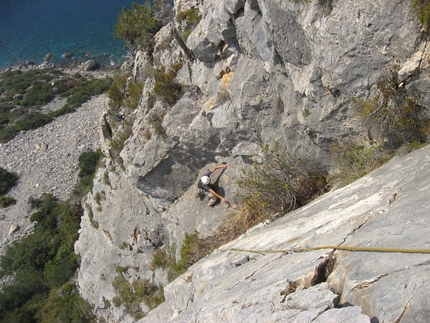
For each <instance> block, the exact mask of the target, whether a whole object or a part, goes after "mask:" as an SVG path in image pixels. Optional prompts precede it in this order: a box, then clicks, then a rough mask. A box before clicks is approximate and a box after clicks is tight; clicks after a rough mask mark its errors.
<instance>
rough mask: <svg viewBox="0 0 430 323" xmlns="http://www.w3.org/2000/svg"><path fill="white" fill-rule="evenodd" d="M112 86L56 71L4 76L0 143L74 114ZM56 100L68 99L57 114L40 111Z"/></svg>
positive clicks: (1, 77)
mask: <svg viewBox="0 0 430 323" xmlns="http://www.w3.org/2000/svg"><path fill="white" fill-rule="evenodd" d="M110 84H111V80H110V79H109V78H105V79H96V78H92V77H84V76H82V75H80V74H74V75H73V76H70V75H66V74H64V73H62V72H60V71H55V70H52V71H51V70H42V69H35V70H30V71H26V72H23V71H20V70H15V71H12V70H10V71H6V72H3V73H1V74H0V143H2V142H7V141H9V140H10V139H12V138H13V137H15V136H16V135H17V134H18V133H19V132H20V131H23V130H24V131H25V130H30V129H36V128H39V127H42V126H44V125H45V124H47V123H49V122H51V121H52V120H53V119H54V118H55V117H58V116H60V115H63V114H66V113H71V112H73V111H75V109H76V108H78V107H79V106H81V104H83V103H85V102H86V101H88V100H89V99H90V98H91V97H92V96H94V95H99V94H102V93H104V92H106V91H107V89H108V88H109V86H110ZM55 97H58V98H61V99H66V103H65V104H64V105H63V107H61V108H60V109H58V110H55V111H49V112H46V113H45V112H43V111H42V109H41V108H42V107H43V106H45V105H46V104H48V103H49V102H51V101H52V100H53V99H54V98H55Z"/></svg>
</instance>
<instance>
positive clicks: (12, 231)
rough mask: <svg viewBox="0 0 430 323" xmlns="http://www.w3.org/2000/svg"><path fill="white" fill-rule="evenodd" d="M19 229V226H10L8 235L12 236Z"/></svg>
mask: <svg viewBox="0 0 430 323" xmlns="http://www.w3.org/2000/svg"><path fill="white" fill-rule="evenodd" d="M20 229H21V228H20V227H19V225H16V224H13V225H11V227H10V228H9V235H12V234H14V233H15V232H18V231H19V230H20Z"/></svg>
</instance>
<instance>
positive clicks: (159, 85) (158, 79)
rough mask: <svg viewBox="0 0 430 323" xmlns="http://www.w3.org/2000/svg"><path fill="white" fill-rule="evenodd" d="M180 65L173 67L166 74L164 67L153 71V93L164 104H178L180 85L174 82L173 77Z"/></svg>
mask: <svg viewBox="0 0 430 323" xmlns="http://www.w3.org/2000/svg"><path fill="white" fill-rule="evenodd" d="M181 67H182V65H181V64H178V65H176V66H173V67H172V68H171V69H170V70H169V71H168V72H166V70H165V68H164V66H162V67H161V68H159V69H156V70H155V73H154V79H155V84H154V93H155V94H156V95H157V96H158V97H160V98H161V99H162V100H163V101H164V102H165V103H167V104H169V105H171V106H172V105H174V104H175V103H176V102H178V99H179V92H180V90H181V85H180V84H179V83H177V82H176V81H175V77H176V74H177V72H178V71H179V69H181Z"/></svg>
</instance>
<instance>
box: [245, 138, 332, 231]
mask: <svg viewBox="0 0 430 323" xmlns="http://www.w3.org/2000/svg"><path fill="white" fill-rule="evenodd" d="M251 161H252V167H251V168H250V169H249V170H247V171H245V170H243V175H242V177H241V178H240V179H239V181H238V185H239V187H240V188H241V189H242V190H243V191H244V193H242V194H241V195H240V199H241V202H242V209H243V211H242V214H243V215H244V223H243V226H246V223H251V224H257V223H258V222H260V221H263V220H265V219H267V218H270V217H271V216H272V215H274V214H281V215H284V214H285V213H288V212H290V211H292V210H294V209H295V208H297V207H300V206H303V205H305V204H307V203H308V202H310V201H311V200H313V199H314V198H315V197H317V196H318V195H320V194H322V193H324V192H325V191H326V189H327V188H326V184H327V183H326V178H325V173H324V172H323V171H322V170H321V169H320V168H319V167H318V166H317V164H316V163H314V162H313V161H312V160H305V159H301V158H298V157H296V156H295V155H293V154H291V153H288V152H282V151H281V150H280V145H279V142H275V143H274V144H273V145H272V146H270V145H269V144H266V145H265V146H264V147H263V148H262V150H261V153H260V154H259V155H257V156H253V157H252V158H251Z"/></svg>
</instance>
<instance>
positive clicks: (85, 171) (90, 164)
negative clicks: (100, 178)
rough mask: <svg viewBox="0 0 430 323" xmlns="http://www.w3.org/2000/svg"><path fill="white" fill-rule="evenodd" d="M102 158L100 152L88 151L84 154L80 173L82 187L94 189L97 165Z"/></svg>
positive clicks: (81, 158)
mask: <svg viewBox="0 0 430 323" xmlns="http://www.w3.org/2000/svg"><path fill="white" fill-rule="evenodd" d="M100 157H101V153H100V151H97V152H95V151H87V152H83V153H82V154H81V155H80V156H79V158H78V162H79V169H80V171H79V173H78V176H79V178H80V182H81V184H82V185H84V186H86V187H88V188H89V189H91V188H92V183H93V179H94V175H95V172H96V168H97V163H98V161H99V159H100Z"/></svg>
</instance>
